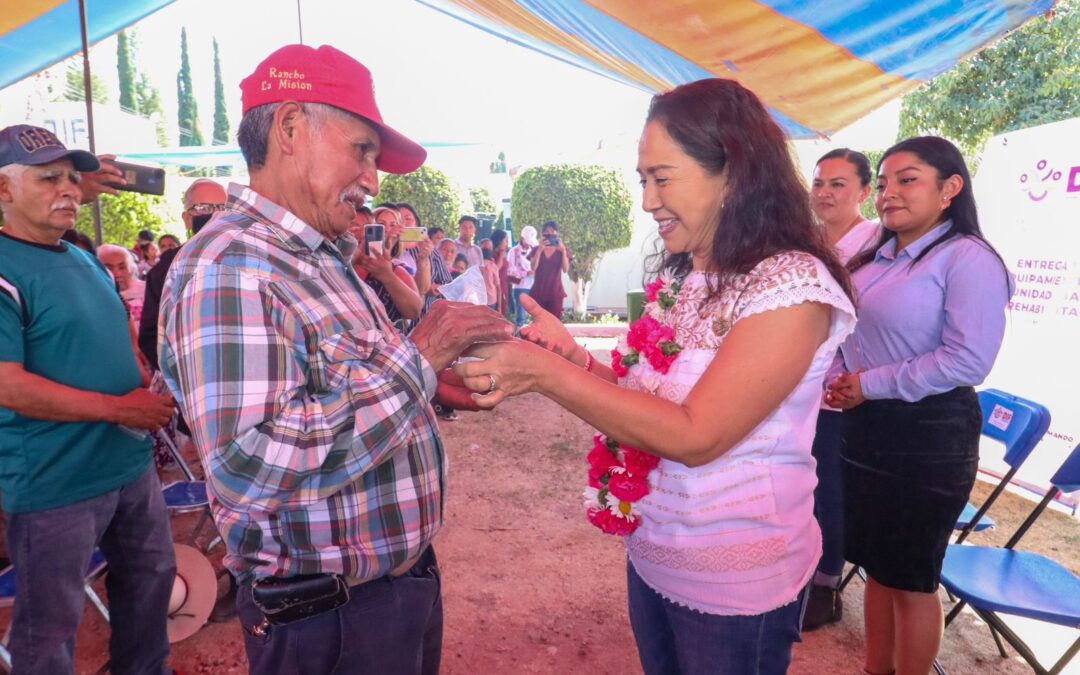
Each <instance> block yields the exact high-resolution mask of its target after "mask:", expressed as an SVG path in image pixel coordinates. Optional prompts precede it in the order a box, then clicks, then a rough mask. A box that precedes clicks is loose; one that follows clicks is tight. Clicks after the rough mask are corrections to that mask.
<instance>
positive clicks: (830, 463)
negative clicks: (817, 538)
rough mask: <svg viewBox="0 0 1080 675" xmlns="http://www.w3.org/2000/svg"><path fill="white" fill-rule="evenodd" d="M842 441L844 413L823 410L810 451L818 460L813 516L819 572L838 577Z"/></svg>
mask: <svg viewBox="0 0 1080 675" xmlns="http://www.w3.org/2000/svg"><path fill="white" fill-rule="evenodd" d="M843 442H844V413H840V412H833V411H830V410H822V411H821V413H820V414H819V415H818V422H817V434H816V435H815V436H814V446H813V449H812V450H811V452H812V453H813V455H814V459H815V460H817V478H818V484H817V487H816V488H815V489H814V516H816V517H817V521H818V525H819V526H820V527H821V561H820V562H819V563H818V572H819V573H821V574H824V575H828V576H830V577H839V576H840V575H841V574H842V573H843V571H844V462H843V460H842V459H841V457H840V446H841V444H842V443H843ZM837 583H839V579H837Z"/></svg>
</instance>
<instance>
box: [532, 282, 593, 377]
mask: <svg viewBox="0 0 1080 675" xmlns="http://www.w3.org/2000/svg"><path fill="white" fill-rule="evenodd" d="M520 302H521V306H522V307H524V308H525V311H526V312H528V313H529V316H531V317H532V323H531V324H529V325H527V326H525V327H524V328H522V329H521V337H522V338H523V339H525V340H528V341H529V342H532V343H533V344H537V345H540V346H541V347H543V348H544V349H546V350H548V351H550V352H554V353H556V354H558V355H559V356H561V357H563V358H564V359H566V360H567V361H572V362H574V363H575V364H576V365H579V366H580V365H584V360H585V352H584V350H583V349H582V348H581V347H580V346H579V345H578V343H577V342H575V341H574V338H573V336H571V335H570V331H568V330H566V326H565V325H563V322H562V321H560V320H559V318H558V317H557V316H555V315H553V314H552V313H551V312H548V311H547V310H546V309H544V308H543V307H541V306H540V303H538V302H537V301H536V300H533V299H532V298H531V297H529V296H528V295H527V294H526V295H522V296H521V299H520ZM579 352H580V353H579Z"/></svg>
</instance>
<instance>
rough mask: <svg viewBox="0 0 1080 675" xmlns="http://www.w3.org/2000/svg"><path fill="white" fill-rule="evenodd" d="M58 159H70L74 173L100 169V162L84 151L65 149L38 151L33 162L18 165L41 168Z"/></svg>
mask: <svg viewBox="0 0 1080 675" xmlns="http://www.w3.org/2000/svg"><path fill="white" fill-rule="evenodd" d="M60 159H70V160H71V163H72V165H74V167H75V170H76V171H97V170H98V169H100V168H101V162H99V161H98V158H97V157H94V156H93V155H91V154H90V153H89V152H87V151H85V150H68V149H66V148H52V149H48V150H38V151H37V152H35V153H34V157H33V161H30V160H25V161H22V162H19V163H20V164H26V165H27V166H41V165H42V164H51V163H52V162H55V161H57V160H60Z"/></svg>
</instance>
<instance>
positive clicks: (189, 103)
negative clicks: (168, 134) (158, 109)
mask: <svg viewBox="0 0 1080 675" xmlns="http://www.w3.org/2000/svg"><path fill="white" fill-rule="evenodd" d="M176 100H177V104H178V108H179V110H178V112H177V123H178V125H179V127H180V145H181V146H187V145H203V143H205V141H204V140H203V135H202V131H200V130H199V107H198V104H197V103H196V101H195V92H194V91H192V85H191V62H190V61H189V59H188V44H187V28H181V29H180V72H178V73H177V74H176Z"/></svg>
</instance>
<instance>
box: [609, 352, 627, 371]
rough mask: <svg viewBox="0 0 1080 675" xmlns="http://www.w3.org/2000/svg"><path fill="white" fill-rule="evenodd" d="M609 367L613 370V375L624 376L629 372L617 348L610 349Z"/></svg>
mask: <svg viewBox="0 0 1080 675" xmlns="http://www.w3.org/2000/svg"><path fill="white" fill-rule="evenodd" d="M611 369H612V370H613V371H615V377H626V376H627V375H628V374H629V373H630V369H629V368H627V367H626V366H624V365H623V363H622V354H620V353H619V350H618V349H612V350H611Z"/></svg>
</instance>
